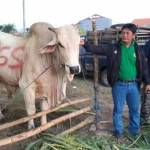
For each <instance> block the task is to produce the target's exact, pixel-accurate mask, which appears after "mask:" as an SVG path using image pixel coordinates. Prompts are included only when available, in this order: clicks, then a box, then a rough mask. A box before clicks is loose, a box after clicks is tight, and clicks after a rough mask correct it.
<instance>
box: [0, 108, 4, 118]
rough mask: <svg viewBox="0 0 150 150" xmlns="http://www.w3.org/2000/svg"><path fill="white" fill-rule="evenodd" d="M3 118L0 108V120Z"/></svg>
mask: <svg viewBox="0 0 150 150" xmlns="http://www.w3.org/2000/svg"><path fill="white" fill-rule="evenodd" d="M3 118H4V115H3V113H2V110H1V108H0V120H2V119H3Z"/></svg>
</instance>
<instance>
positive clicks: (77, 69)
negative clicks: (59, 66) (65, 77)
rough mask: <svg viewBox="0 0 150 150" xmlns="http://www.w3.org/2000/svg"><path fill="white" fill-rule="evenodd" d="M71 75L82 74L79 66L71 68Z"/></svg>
mask: <svg viewBox="0 0 150 150" xmlns="http://www.w3.org/2000/svg"><path fill="white" fill-rule="evenodd" d="M69 70H70V74H78V73H79V72H80V68H79V66H73V67H69Z"/></svg>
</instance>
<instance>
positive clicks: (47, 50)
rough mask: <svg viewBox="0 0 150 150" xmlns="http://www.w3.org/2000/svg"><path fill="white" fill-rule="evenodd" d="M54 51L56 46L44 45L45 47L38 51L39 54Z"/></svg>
mask: <svg viewBox="0 0 150 150" xmlns="http://www.w3.org/2000/svg"><path fill="white" fill-rule="evenodd" d="M55 49H56V45H46V46H45V47H43V48H41V49H40V54H45V53H52V52H54V51H55Z"/></svg>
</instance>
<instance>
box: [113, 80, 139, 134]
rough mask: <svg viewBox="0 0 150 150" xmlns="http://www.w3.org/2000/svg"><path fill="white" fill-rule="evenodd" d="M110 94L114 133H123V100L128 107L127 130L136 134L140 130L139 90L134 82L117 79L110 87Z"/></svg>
mask: <svg viewBox="0 0 150 150" xmlns="http://www.w3.org/2000/svg"><path fill="white" fill-rule="evenodd" d="M112 96H113V102H114V109H113V127H114V133H115V134H122V133H123V130H124V129H123V128H124V127H123V121H122V115H123V109H124V104H125V101H126V102H127V105H128V108H129V128H128V129H129V132H130V133H131V134H138V133H139V131H140V113H139V107H140V91H139V88H138V84H137V83H136V82H130V83H124V82H121V81H118V82H117V83H116V84H115V85H114V86H113V87H112Z"/></svg>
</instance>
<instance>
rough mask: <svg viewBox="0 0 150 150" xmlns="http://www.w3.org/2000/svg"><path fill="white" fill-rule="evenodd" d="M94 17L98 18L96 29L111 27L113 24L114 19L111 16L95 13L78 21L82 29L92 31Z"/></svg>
mask: <svg viewBox="0 0 150 150" xmlns="http://www.w3.org/2000/svg"><path fill="white" fill-rule="evenodd" d="M92 18H96V29H97V30H103V29H105V28H109V27H110V26H111V25H112V20H111V19H110V18H106V17H103V16H100V15H97V14H95V15H93V16H91V17H88V18H85V19H83V20H80V21H79V22H78V24H79V27H80V28H81V30H84V31H85V32H86V31H92Z"/></svg>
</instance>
